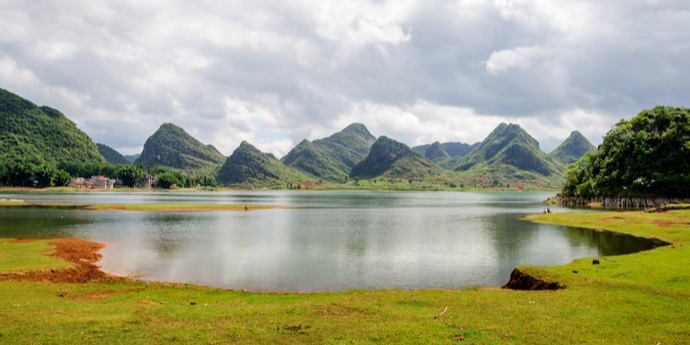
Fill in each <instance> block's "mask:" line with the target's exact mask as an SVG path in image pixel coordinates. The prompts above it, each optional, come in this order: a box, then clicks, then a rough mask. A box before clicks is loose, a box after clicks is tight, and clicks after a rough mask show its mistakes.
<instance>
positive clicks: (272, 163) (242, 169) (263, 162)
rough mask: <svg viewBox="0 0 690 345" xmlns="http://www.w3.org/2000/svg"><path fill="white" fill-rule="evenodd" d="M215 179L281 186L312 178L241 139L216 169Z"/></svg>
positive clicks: (225, 182) (237, 183) (242, 183)
mask: <svg viewBox="0 0 690 345" xmlns="http://www.w3.org/2000/svg"><path fill="white" fill-rule="evenodd" d="M217 180H218V182H219V183H221V184H224V185H252V186H281V187H282V186H284V185H285V184H286V183H288V182H293V181H311V180H313V179H312V178H309V177H307V176H305V175H304V174H303V173H301V172H300V171H298V170H296V169H293V168H290V167H288V166H286V165H285V164H283V163H282V162H281V161H279V160H278V159H276V158H275V157H274V156H273V155H271V154H267V153H263V152H261V151H259V150H258V149H257V148H256V147H254V146H252V145H251V144H249V143H248V142H246V141H243V142H242V144H240V146H239V147H238V148H237V149H235V151H234V152H233V153H232V155H230V157H228V159H226V160H225V163H223V166H222V167H221V168H220V170H218V175H217Z"/></svg>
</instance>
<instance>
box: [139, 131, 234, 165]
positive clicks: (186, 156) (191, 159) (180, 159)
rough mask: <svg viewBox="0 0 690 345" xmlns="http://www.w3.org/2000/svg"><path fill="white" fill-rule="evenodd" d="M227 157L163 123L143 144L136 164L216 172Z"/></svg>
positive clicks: (210, 146)
mask: <svg viewBox="0 0 690 345" xmlns="http://www.w3.org/2000/svg"><path fill="white" fill-rule="evenodd" d="M223 161H225V157H224V156H223V155H222V154H220V152H218V150H216V148H215V147H213V146H212V145H204V144H202V143H201V142H200V141H199V140H197V139H195V138H194V137H192V136H191V135H189V134H188V133H187V132H185V130H184V129H182V128H180V127H178V126H175V125H173V124H171V123H164V124H163V125H161V126H160V128H159V129H158V130H157V131H156V132H155V133H153V135H151V137H149V138H148V139H147V140H146V143H144V150H143V151H142V152H141V156H139V158H137V160H136V163H137V164H141V165H145V166H149V167H151V166H156V165H162V166H166V167H170V168H175V169H182V170H200V169H215V168H216V167H218V166H220V165H221V164H223Z"/></svg>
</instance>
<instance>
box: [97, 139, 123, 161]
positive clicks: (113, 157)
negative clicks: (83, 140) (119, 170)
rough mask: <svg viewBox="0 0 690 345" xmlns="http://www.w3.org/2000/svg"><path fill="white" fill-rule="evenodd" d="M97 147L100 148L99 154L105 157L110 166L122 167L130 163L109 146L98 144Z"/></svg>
mask: <svg viewBox="0 0 690 345" xmlns="http://www.w3.org/2000/svg"><path fill="white" fill-rule="evenodd" d="M96 147H98V152H100V153H101V156H103V158H105V159H106V160H107V161H108V163H110V164H115V165H122V164H129V163H130V162H129V161H128V160H127V158H125V156H123V155H122V154H120V152H117V151H116V150H115V149H114V148H112V147H110V146H108V145H104V144H98V143H96Z"/></svg>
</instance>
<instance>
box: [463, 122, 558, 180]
mask: <svg viewBox="0 0 690 345" xmlns="http://www.w3.org/2000/svg"><path fill="white" fill-rule="evenodd" d="M455 170H456V171H463V172H467V173H470V174H473V175H484V176H497V177H500V178H503V179H508V180H528V181H529V180H543V181H552V180H553V181H555V180H559V179H561V180H562V179H563V178H564V173H565V166H564V165H563V164H560V163H559V162H557V161H556V160H554V159H553V158H551V157H549V156H547V155H546V154H545V153H544V152H543V151H542V150H541V149H540V148H539V143H538V142H537V141H536V140H535V139H534V138H532V136H530V135H529V134H528V133H527V132H525V130H524V129H522V128H521V127H520V126H519V125H517V124H506V123H501V124H500V125H498V127H496V129H494V130H493V131H492V132H491V134H489V136H487V137H486V139H484V141H482V142H481V144H479V146H477V147H476V148H475V149H474V150H472V152H470V153H468V154H467V155H466V156H465V157H463V159H462V160H461V161H459V162H458V164H457V165H456V167H455Z"/></svg>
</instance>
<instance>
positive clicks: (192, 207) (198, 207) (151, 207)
mask: <svg viewBox="0 0 690 345" xmlns="http://www.w3.org/2000/svg"><path fill="white" fill-rule="evenodd" d="M3 207H7V208H12V207H27V208H57V209H73V210H74V209H76V210H86V211H140V212H147V211H148V212H193V211H198V212H202V211H234V212H239V211H245V212H248V211H258V210H271V209H298V208H304V207H298V206H282V205H249V204H247V205H237V204H233V205H227V204H184V203H179V204H174V203H170V204H165V203H150V204H62V203H31V202H26V201H23V200H21V201H18V200H10V201H2V200H0V208H3Z"/></svg>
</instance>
